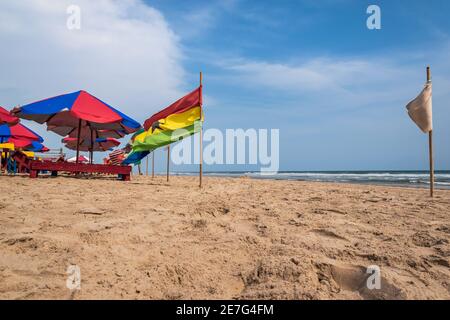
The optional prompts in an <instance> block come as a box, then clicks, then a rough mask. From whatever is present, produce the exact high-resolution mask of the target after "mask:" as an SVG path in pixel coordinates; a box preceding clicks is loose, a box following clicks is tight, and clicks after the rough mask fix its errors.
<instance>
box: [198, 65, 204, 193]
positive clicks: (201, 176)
mask: <svg viewBox="0 0 450 320" xmlns="http://www.w3.org/2000/svg"><path fill="white" fill-rule="evenodd" d="M202 86H203V74H202V72H201V71H200V94H202V89H203V88H202ZM200 101H201V99H200ZM202 115H203V101H201V102H200V166H199V175H198V176H199V180H200V181H199V187H200V188H201V187H202V178H203V124H202Z"/></svg>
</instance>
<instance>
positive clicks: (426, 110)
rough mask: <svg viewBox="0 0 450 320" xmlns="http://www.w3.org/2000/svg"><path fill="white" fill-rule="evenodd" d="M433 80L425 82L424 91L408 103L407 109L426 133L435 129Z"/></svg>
mask: <svg viewBox="0 0 450 320" xmlns="http://www.w3.org/2000/svg"><path fill="white" fill-rule="evenodd" d="M431 96H432V95H431V82H428V83H427V84H425V88H423V90H422V92H421V93H420V94H419V95H418V96H417V98H415V99H414V100H413V101H411V102H410V103H408V105H407V106H406V109H407V110H408V114H409V116H410V117H411V119H412V120H413V121H414V122H415V123H416V124H417V126H418V127H419V128H420V130H422V131H423V132H424V133H428V132H430V131H431V130H433V108H432V101H431Z"/></svg>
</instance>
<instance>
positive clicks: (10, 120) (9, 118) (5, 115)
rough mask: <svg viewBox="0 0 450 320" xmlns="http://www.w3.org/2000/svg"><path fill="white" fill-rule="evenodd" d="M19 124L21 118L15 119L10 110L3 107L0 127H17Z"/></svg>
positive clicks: (0, 112) (0, 108) (1, 108)
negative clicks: (4, 125)
mask: <svg viewBox="0 0 450 320" xmlns="http://www.w3.org/2000/svg"><path fill="white" fill-rule="evenodd" d="M18 123H19V118H17V117H14V116H13V115H12V114H11V113H9V111H8V110H6V109H5V108H3V107H0V125H2V124H7V125H10V126H12V125H15V124H18Z"/></svg>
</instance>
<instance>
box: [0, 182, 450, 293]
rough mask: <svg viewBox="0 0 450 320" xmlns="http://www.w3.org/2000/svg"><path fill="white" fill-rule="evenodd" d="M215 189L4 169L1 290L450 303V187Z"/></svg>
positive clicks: (247, 185) (262, 185)
mask: <svg viewBox="0 0 450 320" xmlns="http://www.w3.org/2000/svg"><path fill="white" fill-rule="evenodd" d="M204 185H205V186H204V188H203V189H202V190H200V189H199V188H198V178H197V177H175V176H174V177H171V180H170V182H169V183H167V182H166V181H165V177H161V176H160V177H156V178H155V179H153V180H152V179H151V178H150V177H136V176H134V177H133V178H132V181H131V182H121V181H114V180H112V179H108V178H106V179H105V178H101V179H99V178H95V179H94V178H91V179H86V178H82V179H77V178H73V177H58V178H46V177H41V178H39V179H29V178H28V177H19V176H16V177H11V176H0V186H1V193H0V298H1V299H110V298H111V299H269V298H272V299H422V298H423V299H450V264H449V260H450V258H449V256H450V244H449V241H450V219H449V218H450V191H448V190H447V191H446V190H437V191H436V195H435V198H434V199H431V198H430V197H429V195H428V191H427V190H425V189H407V188H396V187H384V186H370V185H350V184H333V183H328V184H327V183H313V182H300V181H275V180H256V179H250V178H245V177H242V178H213V177H206V178H204ZM69 265H77V266H79V268H80V271H81V290H73V291H71V290H69V289H67V287H66V279H67V277H68V274H66V270H67V268H68V266H69ZM370 265H377V266H379V268H380V272H381V277H382V280H381V288H380V289H372V290H370V289H369V288H367V285H366V279H367V277H368V276H369V275H370V274H368V273H366V270H367V267H368V266H370Z"/></svg>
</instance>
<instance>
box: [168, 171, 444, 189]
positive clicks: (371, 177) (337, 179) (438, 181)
mask: <svg viewBox="0 0 450 320" xmlns="http://www.w3.org/2000/svg"><path fill="white" fill-rule="evenodd" d="M160 174H165V173H160ZM197 174H198V173H196V172H171V175H176V176H195V175H197ZM204 175H205V176H210V177H230V178H236V177H242V176H246V177H249V178H254V179H270V180H290V181H305V182H327V183H346V184H357V185H378V186H394V187H406V188H408V187H410V188H421V189H426V188H429V182H428V172H427V171H422V170H415V171H414V170H409V171H407V170H404V171H401V170H392V171H381V170H380V171H280V172H278V173H277V174H275V175H270V176H269V175H261V174H260V173H259V172H254V171H253V172H249V171H222V172H219V171H210V172H204ZM435 188H437V189H442V190H448V189H450V170H437V171H436V172H435Z"/></svg>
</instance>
